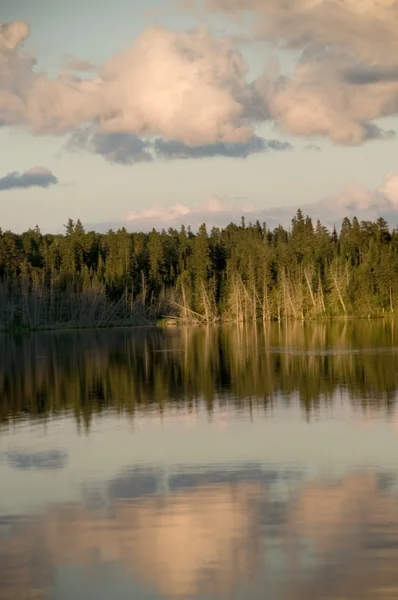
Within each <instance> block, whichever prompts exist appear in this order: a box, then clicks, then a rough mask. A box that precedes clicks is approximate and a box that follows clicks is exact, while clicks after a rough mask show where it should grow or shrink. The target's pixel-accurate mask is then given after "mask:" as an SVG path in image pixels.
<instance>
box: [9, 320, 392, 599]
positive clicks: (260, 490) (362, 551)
mask: <svg viewBox="0 0 398 600" xmlns="http://www.w3.org/2000/svg"><path fill="white" fill-rule="evenodd" d="M397 336H398V329H397V327H396V325H395V324H394V323H393V322H389V321H384V320H378V321H368V320H364V321H336V322H332V323H286V324H283V325H279V324H272V325H268V324H267V325H266V326H265V327H263V326H262V325H261V326H259V327H257V328H256V327H244V326H235V325H234V326H228V327H226V326H224V327H209V328H201V327H190V328H188V327H187V328H169V329H158V328H150V329H144V328H143V329H115V330H109V331H105V330H103V331H101V330H96V331H80V332H62V333H56V332H49V333H34V334H28V335H23V336H19V337H11V336H6V335H4V336H2V337H0V352H1V365H0V582H1V585H0V600H6V599H7V600H8V599H11V598H18V599H23V598H35V599H40V600H41V599H51V600H52V599H56V600H69V599H82V600H83V599H84V600H98V599H99V600H102V599H103V600H105V599H109V598H112V600H127V599H129V600H130V599H131V598H139V599H142V600H161V599H165V598H181V599H184V600H185V599H193V600H210V599H214V600H223V599H228V600H232V599H234V600H246V599H247V600H257V599H260V598H261V599H265V598H267V599H271V600H309V599H311V600H318V599H319V600H321V599H322V600H342V599H345V600H354V599H355V600H364V599H374V600H383V599H393V598H394V599H396V598H397V597H398V569H397V561H398V412H397V408H396V400H397V389H398V339H397Z"/></svg>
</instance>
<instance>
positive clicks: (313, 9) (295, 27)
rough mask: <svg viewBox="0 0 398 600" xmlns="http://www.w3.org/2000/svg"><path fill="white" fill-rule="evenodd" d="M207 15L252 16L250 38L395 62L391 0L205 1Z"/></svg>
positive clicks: (395, 9)
mask: <svg viewBox="0 0 398 600" xmlns="http://www.w3.org/2000/svg"><path fill="white" fill-rule="evenodd" d="M205 6H206V7H207V9H208V10H210V11H219V12H223V13H230V14H236V13H239V12H240V13H243V12H246V13H252V14H254V15H255V19H253V20H252V25H251V28H252V29H251V33H252V34H253V35H255V36H257V37H260V38H264V39H267V40H269V41H271V42H274V43H276V44H279V45H284V46H289V47H292V48H303V47H307V46H310V45H313V44H321V45H323V46H339V47H344V48H347V49H349V50H350V51H351V52H353V53H354V54H356V55H358V56H361V57H363V58H364V59H365V60H369V61H375V62H378V61H381V62H385V61H387V62H389V63H391V62H392V61H395V56H396V54H397V50H398V39H397V35H396V32H397V28H398V4H397V2H396V1H395V0H339V1H331V0H285V1H284V2H278V1H276V0H205Z"/></svg>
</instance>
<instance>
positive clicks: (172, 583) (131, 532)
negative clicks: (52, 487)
mask: <svg viewBox="0 0 398 600" xmlns="http://www.w3.org/2000/svg"><path fill="white" fill-rule="evenodd" d="M223 477H224V480H223ZM284 478H286V479H287V480H288V482H290V483H292V484H294V488H295V492H294V494H290V495H288V496H287V498H286V499H285V500H281V499H280V498H279V500H278V499H277V498H276V497H275V495H274V493H273V492H274V489H275V487H274V486H275V484H276V483H277V482H279V483H280V482H281V481H282V480H283V479H284ZM158 480H159V471H156V469H154V470H153V472H149V473H147V474H145V472H144V471H138V472H136V473H134V472H133V471H131V472H130V473H124V474H123V475H121V476H120V477H119V478H118V479H116V480H114V481H113V482H112V483H111V484H110V486H109V488H108V489H107V494H108V501H109V506H108V508H109V511H108V512H107V514H104V513H103V512H102V511H98V510H97V509H96V508H95V506H94V504H91V507H88V506H86V507H85V506H84V505H83V504H71V505H63V506H58V507H54V508H52V509H50V510H48V511H47V512H46V513H45V514H44V515H43V516H42V517H40V518H38V519H36V520H34V521H30V522H26V523H24V524H18V523H17V524H16V525H14V526H13V527H11V529H10V532H9V535H7V536H5V537H3V540H2V541H1V542H0V561H1V562H0V580H1V581H2V582H3V581H5V582H6V586H5V587H4V586H3V587H1V590H0V599H1V600H5V599H8V598H11V597H13V596H12V595H11V593H12V592H14V591H15V593H19V596H18V597H23V596H22V592H21V591H20V590H22V588H21V585H22V583H21V582H25V583H24V585H25V588H26V589H28V587H29V585H30V586H31V587H32V589H33V588H35V589H37V590H40V589H43V588H46V589H47V591H48V592H50V591H51V589H50V586H51V581H52V578H54V577H55V569H56V567H57V566H62V565H63V566H65V565H67V564H69V565H80V566H83V567H84V568H85V569H86V571H87V572H88V571H89V567H90V566H92V565H94V564H98V563H100V564H105V563H107V564H114V565H118V566H122V567H123V568H124V570H125V572H126V573H127V574H129V576H130V577H131V580H137V581H141V582H143V583H147V584H151V585H153V586H155V587H156V588H157V589H158V591H159V593H160V594H163V595H164V596H171V597H173V598H175V597H182V598H187V597H190V596H192V597H199V594H203V593H206V592H207V593H208V594H211V595H212V597H214V598H220V599H223V598H226V597H229V594H231V593H233V591H234V590H236V589H237V587H239V586H241V585H243V584H244V583H245V582H246V583H249V582H252V586H256V585H257V589H256V593H257V595H256V596H254V597H264V585H267V589H269V590H272V592H273V594H272V596H273V597H275V598H278V599H280V600H308V598H314V599H318V598H328V599H330V600H331V599H334V600H340V599H341V598H345V599H346V600H357V599H358V598H361V599H362V598H365V597H366V598H369V599H374V600H380V599H382V598H387V597H391V598H392V597H394V598H395V597H397V595H395V596H394V595H392V596H387V595H386V592H385V589H384V591H383V589H382V587H384V588H387V587H388V588H389V589H393V590H397V589H398V572H397V569H396V561H397V559H398V496H397V494H396V491H394V486H395V484H396V477H395V476H394V475H392V474H389V473H384V474H382V475H378V474H376V473H375V472H370V471H369V472H367V471H365V472H359V473H353V474H348V475H346V476H345V477H343V478H342V479H340V480H334V481H326V480H325V481H323V480H317V481H315V482H307V483H301V482H300V480H299V474H298V473H297V472H290V473H289V472H287V471H286V472H285V473H284V472H279V474H278V471H272V470H269V471H262V470H261V469H259V468H256V467H255V466H252V468H251V469H250V468H248V469H247V479H246V480H244V472H243V471H242V472H241V473H239V471H236V472H234V471H233V470H231V472H230V473H229V474H228V469H225V470H224V471H222V470H220V471H208V472H206V471H204V470H202V471H199V470H198V471H197V472H195V471H191V472H183V471H182V472H181V473H171V474H169V475H168V489H169V491H170V493H168V494H164V493H162V494H160V493H158V492H155V484H156V482H158ZM140 490H141V491H140ZM142 494H144V495H142ZM89 506H90V504H89ZM304 542H307V543H306V544H304ZM304 547H305V548H304ZM308 549H309V550H308ZM308 551H310V552H311V553H312V557H311V560H310V561H309V562H308V560H307V561H306V560H305V556H304V555H303V552H307V554H308ZM275 552H276V553H277V554H278V556H279V558H278V560H279V565H280V568H281V569H282V571H281V570H279V571H278V569H276V570H275V562H274V558H275ZM307 558H308V556H307ZM35 561H36V562H35ZM281 572H283V578H281V577H280V573H281ZM18 573H19V575H18ZM261 577H262V578H263V579H262V580H261V581H260V578H261ZM7 582H8V583H7ZM29 582H30V583H29ZM264 582H266V583H264ZM13 585H14V588H13V587H12V586H13ZM87 585H90V581H89V580H88V581H87ZM7 586H8V587H7ZM18 586H19V587H18ZM7 594H8V595H7ZM383 594H384V595H383ZM37 597H38V598H41V597H43V598H44V597H45V596H44V593H43V595H42V596H40V595H38V596H37Z"/></svg>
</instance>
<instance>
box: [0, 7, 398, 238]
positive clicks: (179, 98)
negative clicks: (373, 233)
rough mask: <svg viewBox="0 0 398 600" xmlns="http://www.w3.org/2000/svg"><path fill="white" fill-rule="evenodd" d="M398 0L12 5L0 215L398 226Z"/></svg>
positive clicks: (58, 223)
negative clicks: (355, 221)
mask: <svg viewBox="0 0 398 600" xmlns="http://www.w3.org/2000/svg"><path fill="white" fill-rule="evenodd" d="M397 28H398V4H397V3H396V2H395V1H394V0H361V1H358V0H286V1H285V2H283V3H282V2H280V0H145V2H142V1H139V0H113V2H111V3H108V2H105V1H104V0H98V1H97V2H96V3H95V4H94V3H91V2H86V3H83V2H81V1H79V2H78V1H77V0H69V2H67V3H65V2H61V1H59V0H2V3H1V8H0V148H1V150H2V151H0V210H1V213H0V214H1V218H0V227H1V228H2V229H3V230H6V229H11V230H13V231H15V232H21V231H23V230H26V229H28V228H30V227H34V226H35V225H39V226H40V228H41V229H42V231H46V232H58V231H62V230H63V224H64V223H66V222H67V220H68V218H73V219H75V220H76V219H78V218H80V219H81V221H82V222H83V223H84V224H85V226H86V227H87V228H90V229H96V230H99V231H107V230H108V229H109V228H110V227H112V228H115V229H116V228H118V227H122V226H125V227H126V228H127V229H128V230H130V231H137V230H146V231H147V230H150V229H152V227H155V228H157V229H161V228H165V229H168V228H169V227H177V228H179V227H180V225H181V224H182V223H184V224H185V225H191V226H192V228H193V229H196V228H197V227H198V226H199V225H200V224H201V223H202V222H206V223H207V224H208V225H209V226H213V225H218V226H223V225H226V224H228V223H229V222H230V221H231V220H232V221H240V218H241V216H242V215H244V216H245V219H246V221H247V222H249V221H255V220H256V219H259V220H260V221H261V222H263V221H266V222H267V224H268V225H269V226H270V227H273V226H277V225H278V224H279V223H282V224H284V225H287V224H288V223H289V221H290V219H291V217H292V216H293V215H294V213H295V212H296V210H297V208H299V207H300V208H302V209H303V211H304V212H305V213H308V214H310V216H312V217H313V219H317V218H320V219H321V220H322V222H324V223H325V224H326V225H328V226H329V227H332V226H333V225H336V226H338V225H339V223H340V222H341V219H342V218H343V217H344V216H349V217H352V216H354V215H356V216H358V218H359V219H374V218H377V217H378V216H383V217H385V218H387V219H388V221H389V223H390V224H391V226H392V227H395V226H397V225H398V166H397V165H396V160H397V159H396V157H397V150H398V141H397V137H396V130H397V129H398V120H397V112H398V59H396V56H397V52H396V50H397V49H398V37H397V36H396V31H397V30H398V29H397Z"/></svg>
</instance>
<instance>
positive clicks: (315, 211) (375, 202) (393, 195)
mask: <svg viewBox="0 0 398 600" xmlns="http://www.w3.org/2000/svg"><path fill="white" fill-rule="evenodd" d="M297 208H298V207H297V206H285V207H271V208H268V209H262V208H259V207H256V206H254V205H253V204H252V203H251V202H250V200H249V199H242V198H240V199H239V198H237V199H226V198H219V197H217V196H213V197H211V198H208V199H207V200H205V201H204V202H202V203H199V204H197V205H195V206H188V205H185V204H174V205H166V206H153V207H148V208H144V209H142V210H135V211H131V212H130V213H128V214H127V215H125V217H124V219H123V220H122V221H120V222H119V223H108V224H104V225H102V226H101V225H98V224H96V225H94V228H99V229H101V230H107V229H109V228H110V227H112V228H118V227H122V226H125V227H126V228H127V229H129V230H131V231H150V230H151V229H152V228H155V229H158V230H160V229H163V228H164V229H168V228H169V227H172V228H176V229H179V228H180V227H181V225H185V226H191V227H192V229H193V230H194V231H196V230H197V229H198V227H199V226H200V225H201V224H202V223H206V225H207V226H208V228H209V229H210V228H212V227H225V226H226V225H228V224H229V223H237V224H240V222H241V218H242V216H243V217H244V218H245V220H246V223H249V222H252V223H255V222H256V221H259V222H260V223H263V222H266V223H267V225H268V227H270V228H271V229H273V228H274V227H277V226H278V225H279V224H282V225H283V226H285V227H289V226H290V223H291V219H292V217H293V216H294V214H295V213H296V211H297ZM301 209H302V210H303V212H304V213H305V214H308V215H309V216H310V217H311V218H312V219H313V221H314V222H315V221H316V220H317V219H319V220H320V221H321V222H322V223H323V224H325V225H326V226H328V227H329V228H333V227H334V226H336V228H339V227H340V224H341V221H342V219H343V218H344V217H346V216H347V217H350V218H352V217H354V216H357V217H358V218H359V219H360V220H375V219H377V218H378V217H380V216H382V217H383V218H385V219H386V220H387V221H388V222H389V223H390V225H391V226H394V227H395V226H396V223H397V221H398V174H388V175H387V176H386V178H385V181H384V182H383V184H382V185H380V186H379V187H378V188H377V189H376V190H374V191H370V190H368V189H366V188H365V187H364V186H362V185H360V184H358V183H353V184H351V185H349V186H348V187H347V188H346V189H345V190H343V191H342V192H340V193H338V194H335V195H334V196H330V197H328V198H323V199H321V200H319V201H318V202H315V203H313V204H305V205H303V206H301Z"/></svg>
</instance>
